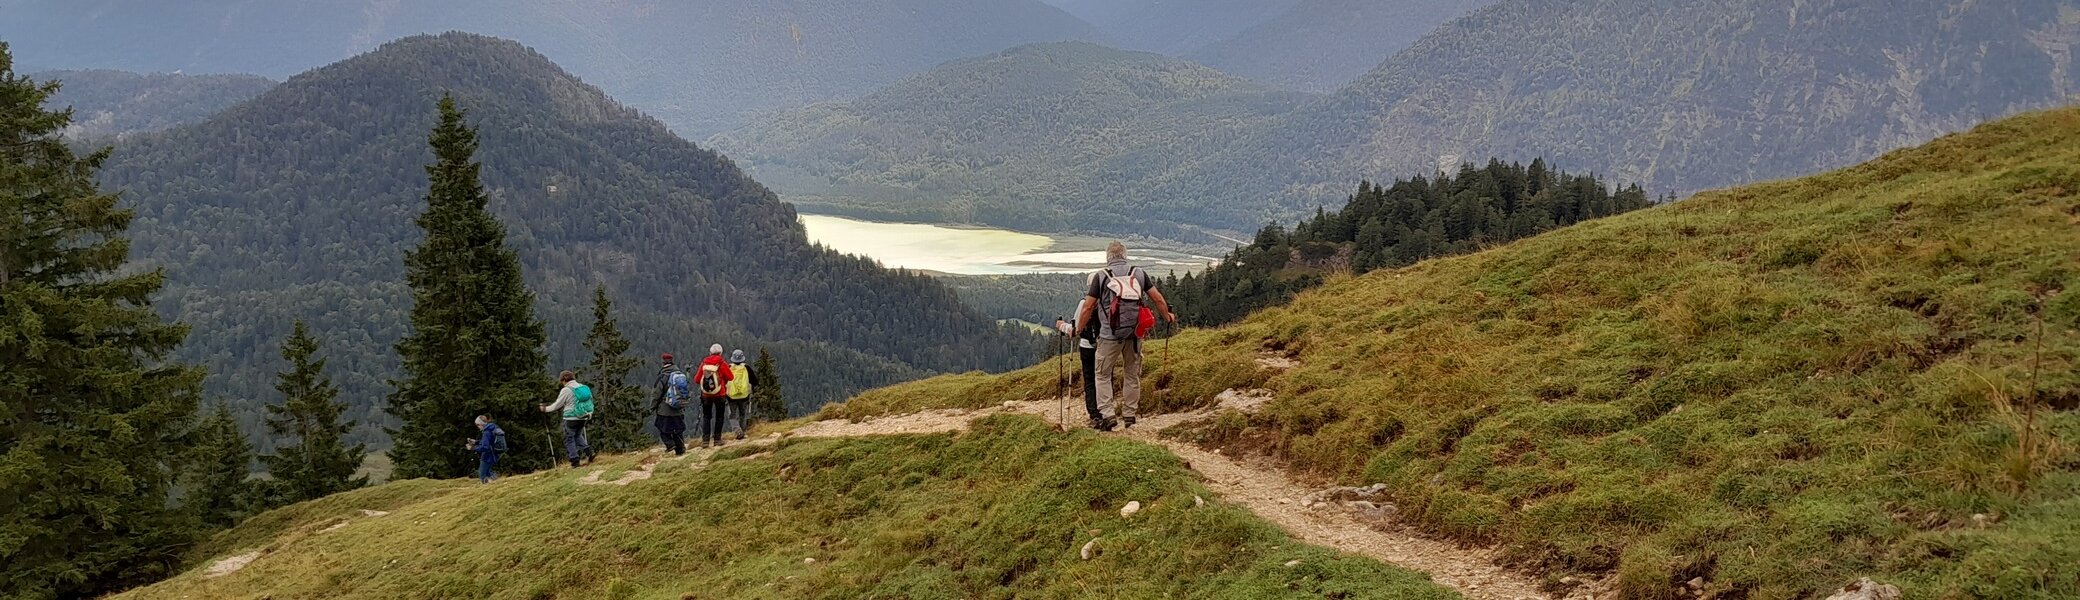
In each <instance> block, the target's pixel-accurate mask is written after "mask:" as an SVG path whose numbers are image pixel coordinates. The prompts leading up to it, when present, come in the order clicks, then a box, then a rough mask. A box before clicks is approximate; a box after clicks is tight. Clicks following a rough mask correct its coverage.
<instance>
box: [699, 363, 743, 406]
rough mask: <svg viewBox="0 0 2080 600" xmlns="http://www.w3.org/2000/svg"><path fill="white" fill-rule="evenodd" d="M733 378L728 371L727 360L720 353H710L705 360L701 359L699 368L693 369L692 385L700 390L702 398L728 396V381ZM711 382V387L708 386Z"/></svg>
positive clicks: (711, 398)
mask: <svg viewBox="0 0 2080 600" xmlns="http://www.w3.org/2000/svg"><path fill="white" fill-rule="evenodd" d="M734 378H735V376H734V375H731V374H730V372H729V361H728V360H725V359H723V358H722V355H720V354H710V355H708V358H707V360H703V361H701V367H700V369H698V370H696V371H694V373H693V387H694V388H695V389H699V390H700V392H701V397H702V398H706V399H710V400H713V399H718V398H728V397H729V382H730V380H731V379H734ZM711 383H712V384H713V389H710V387H709V386H710V384H711Z"/></svg>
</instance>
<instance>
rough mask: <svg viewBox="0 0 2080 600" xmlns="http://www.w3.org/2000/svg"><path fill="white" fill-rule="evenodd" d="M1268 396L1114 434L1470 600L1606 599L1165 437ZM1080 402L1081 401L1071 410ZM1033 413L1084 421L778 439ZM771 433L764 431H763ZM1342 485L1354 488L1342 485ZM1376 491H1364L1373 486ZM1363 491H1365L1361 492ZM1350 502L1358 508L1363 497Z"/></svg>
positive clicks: (876, 424) (823, 427) (1298, 525)
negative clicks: (1005, 420) (993, 421)
mask: <svg viewBox="0 0 2080 600" xmlns="http://www.w3.org/2000/svg"><path fill="white" fill-rule="evenodd" d="M1258 363H1259V364H1263V365H1265V366H1267V367H1273V368H1278V369H1280V370H1285V369H1290V368H1292V367H1293V366H1295V364H1294V363H1293V362H1292V361H1291V360H1290V359H1286V358H1284V357H1260V358H1259V359H1258ZM1271 400H1272V393H1271V392H1270V391H1269V390H1228V391H1227V392H1223V393H1222V394H1221V395H1220V396H1219V397H1218V403H1217V404H1215V405H1214V406H1212V407H1209V408H1206V409H1201V410H1197V411H1191V412H1181V413H1169V414H1162V415H1149V416H1145V417H1142V418H1141V419H1140V422H1139V423H1138V424H1137V425H1136V426H1135V427H1133V428H1131V429H1124V430H1121V431H1120V432H1118V433H1115V434H1113V435H1122V436H1125V437H1127V438H1129V439H1133V440H1137V441H1140V442H1144V443H1148V444H1154V445H1157V446H1161V447H1163V448H1164V449H1167V450H1169V451H1170V452H1171V453H1173V454H1176V455H1177V456H1178V457H1179V458H1181V459H1184V461H1185V464H1186V466H1187V467H1188V468H1190V469H1192V470H1193V471H1195V472H1197V473H1198V474H1199V475H1200V476H1201V478H1202V479H1203V480H1204V483H1205V484H1206V486H1207V487H1208V488H1210V489H1212V490H1213V491H1214V492H1215V493H1217V494H1219V495H1220V499H1221V500H1223V501H1227V502H1231V503H1235V504H1238V505H1241V506H1242V507H1244V508H1247V509H1249V510H1250V512H1253V513H1255V514H1256V515H1257V516H1259V517H1262V518H1264V519H1265V520H1268V521H1271V522H1272V523H1274V524H1277V525H1278V526H1279V528H1280V529H1283V530H1285V531H1286V532H1287V533H1288V534H1290V535H1292V536H1293V537H1294V538H1295V539H1298V540H1300V541H1303V542H1307V543H1310V544H1315V545H1320V546H1327V547H1330V548H1334V549H1337V550H1341V551H1344V552H1348V553H1352V554H1357V555H1361V556H1366V557H1370V558H1372V559H1375V560H1379V561H1381V562H1385V563H1388V564H1392V565H1396V566H1399V567H1402V568H1406V569H1410V570H1415V571H1421V572H1424V573H1427V574H1429V575H1430V577H1431V579H1432V580H1434V581H1436V582H1437V583H1438V584H1440V585H1443V586H1445V587H1449V588H1452V589H1453V590H1455V591H1458V592H1459V593H1460V594H1462V595H1464V596H1466V597H1467V598H1470V599H1474V600H1548V599H1556V598H1558V599H1563V600H1595V599H1597V598H1612V597H1615V594H1614V593H1613V592H1611V591H1609V588H1608V585H1607V583H1590V584H1587V585H1582V586H1579V587H1577V588H1575V590H1574V591H1573V592H1571V593H1569V594H1567V595H1566V596H1555V595H1551V594H1547V593H1545V592H1543V591H1540V589H1539V584H1538V579H1537V578H1535V577H1533V576H1530V575H1526V574H1523V573H1519V572H1516V571H1511V570H1508V569H1505V568H1503V567H1501V566H1499V565H1497V564H1496V558H1497V552H1496V551H1495V550H1494V549H1492V548H1474V547H1465V546H1461V545H1458V544H1455V543H1452V542H1445V541H1439V540H1435V539H1431V538H1427V537H1422V536H1419V535H1416V534H1415V533H1413V531H1412V529H1411V528H1410V527H1408V526H1406V525H1405V524H1402V523H1400V522H1399V521H1398V519H1396V518H1395V517H1394V516H1393V515H1392V512H1391V508H1389V509H1387V510H1385V511H1382V510H1378V509H1369V510H1368V509H1354V508H1352V505H1351V504H1343V503H1338V502H1334V501H1331V500H1327V499H1323V498H1322V496H1325V495H1328V494H1329V492H1330V491H1334V490H1337V489H1339V488H1331V490H1329V491H1325V490H1319V489H1315V488H1311V487H1309V486H1307V485H1305V484H1302V483H1300V482H1297V481H1294V480H1293V479H1292V478H1291V477H1290V476H1288V475H1287V474H1286V473H1285V472H1284V471H1283V470H1282V469H1280V468H1279V467H1278V466H1277V465H1275V464H1264V463H1262V462H1258V461H1249V460H1238V459H1237V458H1235V457H1230V456H1226V455H1224V454H1222V453H1220V452H1218V451H1207V450H1204V449H1201V448H1199V447H1197V446H1194V445H1192V444H1189V443H1186V442H1182V441H1178V440H1174V439H1169V438H1165V437H1163V436H1161V435H1160V432H1161V431H1163V430H1164V429H1168V428H1171V427H1175V426H1178V425H1182V424H1185V423H1189V422H1192V421H1195V420H1198V419H1203V418H1209V417H1212V416H1215V415H1217V414H1219V413H1221V412H1222V411H1227V410H1236V411H1241V412H1244V413H1250V412H1255V411H1256V410H1257V409H1259V408H1261V407H1262V406H1263V405H1264V404H1266V403H1269V402H1270V401H1271ZM1079 410H1080V409H1079ZM1005 413H1010V414H1025V415H1033V416H1037V417H1040V418H1042V419H1045V420H1047V421H1048V422H1050V423H1055V424H1057V425H1061V426H1063V427H1065V428H1066V427H1088V425H1087V424H1086V423H1085V422H1084V418H1083V416H1082V415H1081V413H1080V412H1079V413H1078V414H1075V415H1071V416H1070V418H1069V419H1068V420H1069V422H1068V423H1062V419H1061V418H1060V417H1061V414H1062V413H1061V412H1060V408H1059V407H1058V406H1057V402H1056V401H1055V400H1054V399H1049V400H1042V401H1033V402H1006V403H1004V404H1002V405H999V406H995V407H990V408H983V409H977V410H960V409H939V410H928V411H923V412H918V413H911V414H904V415H891V416H887V417H879V418H873V419H866V420H862V421H858V422H851V421H846V420H842V419H840V420H827V421H816V422H812V423H809V424H807V425H803V426H802V427H800V428H797V429H795V430H793V431H791V432H788V433H787V434H785V435H786V437H806V438H836V437H861V436H874V435H917V434H933V433H947V432H958V431H966V430H967V429H968V425H969V422H970V421H973V420H975V419H977V418H981V417H985V416H989V415H993V414H1005ZM769 439H770V438H769ZM1340 489H1342V490H1345V491H1350V490H1353V488H1340ZM1377 492H1378V490H1376V489H1374V490H1372V493H1373V494H1377ZM1366 497H1370V496H1366ZM1353 504H1356V505H1357V506H1365V504H1357V503H1353Z"/></svg>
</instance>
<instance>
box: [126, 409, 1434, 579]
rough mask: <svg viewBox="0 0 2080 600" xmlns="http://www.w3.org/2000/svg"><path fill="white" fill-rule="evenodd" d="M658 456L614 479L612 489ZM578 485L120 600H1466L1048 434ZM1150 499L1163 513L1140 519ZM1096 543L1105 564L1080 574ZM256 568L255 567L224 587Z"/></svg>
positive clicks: (297, 539)
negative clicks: (1085, 550)
mask: <svg viewBox="0 0 2080 600" xmlns="http://www.w3.org/2000/svg"><path fill="white" fill-rule="evenodd" d="M747 452H749V451H747V450H737V449H733V450H732V451H731V452H730V453H729V454H725V455H723V456H724V457H729V456H732V455H737V456H741V455H743V454H745V453H747ZM645 456H648V455H645ZM642 458H643V457H640V456H628V457H619V458H615V459H610V460H608V461H606V462H602V463H601V467H603V468H605V469H606V470H607V473H606V474H605V476H604V477H603V479H606V480H608V481H612V480H614V479H616V478H618V477H619V475H620V473H621V472H624V471H626V470H627V469H629V468H630V467H632V466H634V463H635V461H637V460H639V459H642ZM653 459H654V457H653ZM580 473H582V471H579V472H573V471H570V470H559V471H555V472H549V473H539V474H535V475H531V476H526V477H520V478H511V479H506V480H502V481H499V482H496V483H494V484H493V485H490V486H477V485H474V484H473V483H463V482H454V481H446V482H435V481H426V480H413V481H404V482H398V483H393V484H389V485H385V486H381V487H376V488H372V489H366V490H360V491H355V492H350V493H346V494H341V495H338V496H333V497H330V498H325V499H322V500H318V501H315V502H310V503H305V504H300V505H296V506H291V507H288V508H284V509H281V510H277V511H274V512H270V513H266V514H263V515H260V516H258V517H255V518H253V519H251V520H249V521H247V522H246V523H245V524H243V525H241V526H240V527H238V528H236V529H233V530H230V531H228V532H225V533H223V534H220V535H219V536H217V538H216V539H215V540H213V541H212V542H211V543H209V544H208V545H206V546H204V547H202V548H199V549H198V550H197V551H196V553H195V559H196V560H195V566H196V568H195V569H194V570H191V571H190V572H188V573H187V574H184V575H181V576H178V577H175V578H173V579H171V580H168V581H165V582H162V583H159V584H157V585H154V586H151V587H148V588H143V589H140V590H135V591H133V592H130V593H127V594H123V595H120V596H117V598H125V599H138V600H143V599H153V598H167V599H177V598H200V597H207V598H259V597H272V598H384V599H405V598H462V597H467V598H487V599H503V598H512V599H528V598H614V599H664V600H678V599H682V598H752V599H756V598H831V599H838V598H844V599H862V598H888V599H898V598H901V599H911V598H917V599H928V598H929V599H936V598H946V599H952V598H1163V597H1194V598H1322V597H1336V598H1378V599H1388V598H1392V599H1410V600H1422V599H1437V600H1445V599H1450V598H1457V597H1458V596H1457V595H1456V594H1453V593H1451V592H1450V591H1447V590H1445V589H1443V588H1440V587H1437V586H1435V585H1432V584H1431V583H1429V582H1428V581H1427V580H1426V579H1425V578H1424V577H1422V576H1421V575H1418V574H1414V573H1410V572H1407V571H1402V570H1399V569H1395V568H1391V567H1386V566H1383V565H1381V564H1379V563H1377V562H1374V561H1370V560H1366V559H1360V558H1350V557H1343V556H1338V555H1336V554H1334V553H1332V552H1330V551H1328V550H1324V549H1321V548H1315V547H1308V546H1303V545H1300V544H1298V543H1297V542H1294V541H1293V540H1291V539H1290V538H1287V537H1285V536H1284V535H1283V534H1281V533H1280V532H1279V531H1278V530H1277V529H1276V528H1274V527H1272V526H1270V525H1268V524H1266V523H1263V522H1261V521H1258V520H1256V519H1255V518H1254V517H1252V516H1251V515H1250V514H1249V513H1248V512H1247V511H1244V510H1242V509H1240V508H1236V507H1232V506H1228V505H1225V504H1222V503H1220V502H1218V499H1217V498H1215V497H1213V496H1212V495H1211V493H1210V492H1208V491H1206V490H1205V489H1204V488H1202V487H1200V486H1199V485H1198V484H1197V483H1196V482H1195V481H1194V479H1193V476H1192V475H1191V473H1190V471H1188V470H1186V469H1185V468H1184V466H1183V465H1182V464H1181V463H1180V462H1179V461H1178V460H1177V459H1176V458H1175V457H1173V456H1170V455H1169V454H1168V453H1166V452H1164V451H1162V450H1161V449H1158V448H1155V447H1152V446H1147V445H1143V444H1140V443H1136V442H1130V441H1126V440H1118V439H1109V438H1103V437H1100V436H1097V435H1095V434H1091V433H1089V432H1081V433H1076V434H1071V435H1063V434H1059V433H1055V432H1054V431H1052V429H1051V428H1050V427H1048V426H1047V425H1045V424H1044V423H1042V422H1040V421H1039V420H1037V419H1032V418H1023V417H992V418H990V419H988V420H985V421H982V422H980V423H978V424H977V428H976V429H975V430H974V431H971V432H969V433H966V434H963V435H958V436H952V435H923V436H907V437H883V438H871V439H859V440H824V441H792V442H784V443H782V444H781V446H780V448H779V450H778V451H777V452H774V453H772V454H770V455H764V454H758V455H753V456H748V457H739V458H733V459H728V460H721V461H718V462H716V463H713V464H711V465H709V466H707V467H706V468H704V469H698V470H697V469H696V468H695V463H694V462H692V461H684V462H682V461H666V462H663V463H661V464H659V465H658V466H657V467H655V470H654V474H655V476H654V477H653V478H652V479H648V480H643V481H636V482H634V483H632V484H630V485H627V486H614V485H598V486H588V485H580V484H579V483H578V481H579V479H580ZM1194 496H1202V497H1205V498H1206V499H1207V500H1208V501H1209V502H1208V503H1207V505H1206V506H1204V507H1195V506H1194V502H1193V497H1194ZM1130 500H1134V501H1139V502H1142V503H1143V505H1144V506H1146V508H1145V509H1144V510H1142V511H1141V512H1139V513H1138V514H1135V515H1134V516H1133V517H1131V518H1123V517H1121V516H1120V515H1119V512H1118V510H1119V507H1120V506H1121V505H1124V504H1125V503H1126V502H1128V501H1130ZM363 510H375V511H385V512H387V513H388V514H384V515H381V516H369V515H367V514H366V513H363V512H362V511H363ZM342 523H344V525H341V524H342ZM1094 535H1095V536H1096V538H1097V540H1098V541H1097V545H1096V549H1097V555H1096V556H1095V557H1093V558H1092V559H1090V560H1087V561H1086V560H1082V559H1080V558H1079V550H1080V549H1081V548H1082V547H1083V545H1084V544H1085V543H1086V542H1089V541H1090V540H1092V539H1093V536H1094ZM255 550H257V551H260V554H259V555H258V557H257V558H256V559H254V560H253V561H252V562H251V563H250V564H248V565H247V566H245V567H244V568H243V569H241V570H238V571H236V572H233V573H230V574H228V575H224V576H221V577H217V578H207V577H205V576H204V573H205V570H206V569H207V567H209V566H210V565H211V564H213V563H214V561H215V560H216V559H219V558H224V557H229V556H235V555H241V554H245V553H247V552H251V551H255ZM811 559H813V562H812V561H811ZM1289 563H1292V564H1290V565H1289Z"/></svg>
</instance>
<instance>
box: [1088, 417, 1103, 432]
mask: <svg viewBox="0 0 2080 600" xmlns="http://www.w3.org/2000/svg"><path fill="white" fill-rule="evenodd" d="M1091 429H1096V430H1098V431H1104V430H1105V420H1104V419H1091Z"/></svg>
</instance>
